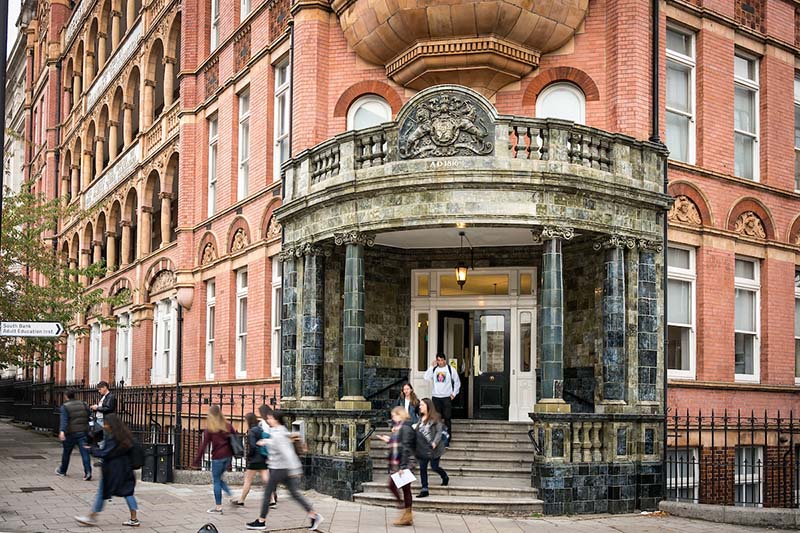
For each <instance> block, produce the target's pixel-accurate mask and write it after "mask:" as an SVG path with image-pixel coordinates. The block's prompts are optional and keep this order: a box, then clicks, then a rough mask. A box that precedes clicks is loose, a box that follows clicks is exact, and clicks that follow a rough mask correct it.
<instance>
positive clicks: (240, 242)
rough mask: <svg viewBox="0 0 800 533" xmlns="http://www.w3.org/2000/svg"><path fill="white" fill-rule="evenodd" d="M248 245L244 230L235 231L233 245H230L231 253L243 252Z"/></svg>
mask: <svg viewBox="0 0 800 533" xmlns="http://www.w3.org/2000/svg"><path fill="white" fill-rule="evenodd" d="M248 244H249V242H248V239H247V233H245V231H244V228H239V229H237V230H236V233H234V234H233V244H231V252H238V251H239V250H243V249H244V248H245V247H246V246H247V245H248Z"/></svg>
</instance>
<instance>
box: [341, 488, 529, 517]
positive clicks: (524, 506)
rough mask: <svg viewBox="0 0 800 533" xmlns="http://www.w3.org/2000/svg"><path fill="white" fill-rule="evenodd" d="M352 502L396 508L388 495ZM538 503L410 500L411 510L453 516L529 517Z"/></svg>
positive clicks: (437, 498)
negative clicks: (411, 501) (411, 503)
mask: <svg viewBox="0 0 800 533" xmlns="http://www.w3.org/2000/svg"><path fill="white" fill-rule="evenodd" d="M353 500H354V501H356V502H358V503H365V504H369V505H380V506H382V507H396V506H397V501H396V500H395V499H394V496H392V495H391V494H388V493H387V494H383V493H377V492H369V493H367V492H362V493H360V494H356V495H355V496H354V497H353ZM543 503H544V502H542V500H539V499H537V498H487V497H485V496H446V495H445V496H434V495H431V496H429V497H427V498H416V497H415V498H414V504H413V508H414V510H415V511H437V512H444V513H457V514H480V515H492V516H531V515H533V514H534V513H541V512H542V511H543V509H544V507H543Z"/></svg>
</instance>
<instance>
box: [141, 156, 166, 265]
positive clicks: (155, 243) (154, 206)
mask: <svg viewBox="0 0 800 533" xmlns="http://www.w3.org/2000/svg"><path fill="white" fill-rule="evenodd" d="M142 209H149V210H150V213H151V216H150V228H149V231H150V250H149V251H151V252H152V251H153V250H158V248H159V247H160V246H161V243H162V242H163V238H162V235H161V223H160V220H161V175H160V174H159V172H158V170H156V169H153V170H151V171H150V174H148V176H147V180H146V181H145V185H144V194H143V195H142ZM147 230H148V229H147V228H146V227H145V225H142V231H147Z"/></svg>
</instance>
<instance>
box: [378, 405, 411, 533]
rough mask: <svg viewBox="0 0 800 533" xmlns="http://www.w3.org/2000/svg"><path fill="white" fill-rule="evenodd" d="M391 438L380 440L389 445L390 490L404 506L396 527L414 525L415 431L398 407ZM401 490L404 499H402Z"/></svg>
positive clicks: (403, 411)
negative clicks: (412, 466)
mask: <svg viewBox="0 0 800 533" xmlns="http://www.w3.org/2000/svg"><path fill="white" fill-rule="evenodd" d="M392 422H394V427H392V435H391V437H387V436H386V435H381V436H380V437H379V438H380V439H381V440H383V442H386V443H387V444H389V474H390V475H389V490H391V491H392V494H394V497H395V498H397V502H398V505H402V506H403V507H402V509H403V514H402V515H400V518H398V519H397V520H396V521H395V522H394V525H395V526H410V525H413V523H414V521H413V517H412V514H411V483H412V482H413V481H414V479H415V478H414V475H413V474H412V473H411V471H410V470H409V469H408V461H409V459H410V458H411V454H412V452H413V450H414V441H415V436H414V429H413V428H412V427H411V421H410V420H409V415H408V411H407V410H406V409H405V408H403V407H401V406H397V407H395V408H394V409H392ZM400 490H402V491H403V497H402V498H400Z"/></svg>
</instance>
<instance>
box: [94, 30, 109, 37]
mask: <svg viewBox="0 0 800 533" xmlns="http://www.w3.org/2000/svg"><path fill="white" fill-rule="evenodd" d="M97 37H98V38H100V39H105V38H107V37H108V34H107V33H106V32H103V31H98V32H97Z"/></svg>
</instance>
